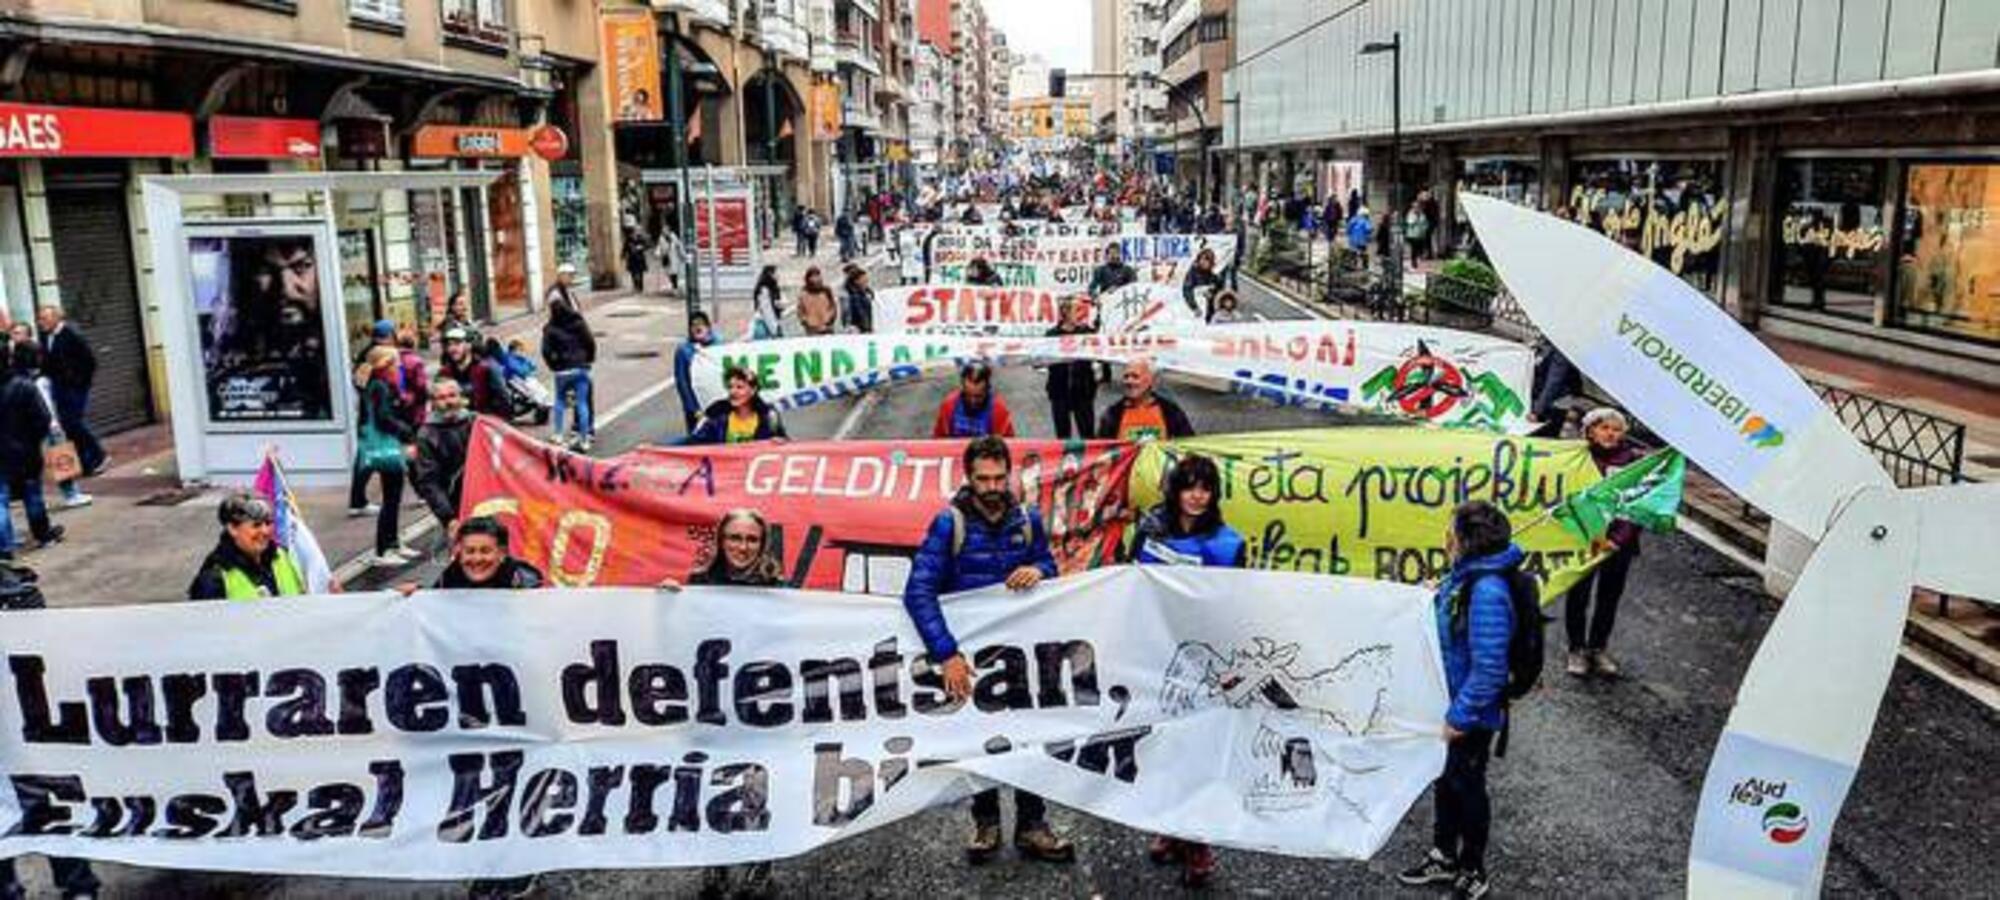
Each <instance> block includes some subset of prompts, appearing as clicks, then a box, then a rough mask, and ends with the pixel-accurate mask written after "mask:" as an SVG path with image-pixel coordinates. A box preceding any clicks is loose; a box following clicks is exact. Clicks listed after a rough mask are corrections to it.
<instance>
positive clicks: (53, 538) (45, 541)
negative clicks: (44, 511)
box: [35, 525, 69, 550]
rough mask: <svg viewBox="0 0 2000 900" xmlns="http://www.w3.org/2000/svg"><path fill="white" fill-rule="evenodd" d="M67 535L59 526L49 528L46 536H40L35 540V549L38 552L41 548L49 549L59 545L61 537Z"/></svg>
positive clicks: (61, 540)
mask: <svg viewBox="0 0 2000 900" xmlns="http://www.w3.org/2000/svg"><path fill="white" fill-rule="evenodd" d="M68 533H69V532H67V531H65V530H64V529H63V527H62V526H61V525H54V526H51V527H50V528H49V533H48V534H45V535H42V536H41V537H38V538H36V539H35V549H36V550H40V549H42V548H43V547H49V546H53V545H55V544H60V543H62V542H63V535H65V534H68Z"/></svg>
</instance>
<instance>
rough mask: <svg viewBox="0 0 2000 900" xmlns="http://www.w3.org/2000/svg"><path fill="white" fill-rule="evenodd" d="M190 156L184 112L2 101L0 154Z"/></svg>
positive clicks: (190, 131)
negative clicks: (39, 104)
mask: <svg viewBox="0 0 2000 900" xmlns="http://www.w3.org/2000/svg"><path fill="white" fill-rule="evenodd" d="M7 156H166V157H173V158H176V159H186V158H189V157H192V156H194V117H192V116H189V115H187V114H186V113H170V112H147V111H144V110H136V109H99V108H95V107H86V106H38V105H35V104H31V103H0V157H7Z"/></svg>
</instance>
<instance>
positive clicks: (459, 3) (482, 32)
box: [442, 0, 508, 47]
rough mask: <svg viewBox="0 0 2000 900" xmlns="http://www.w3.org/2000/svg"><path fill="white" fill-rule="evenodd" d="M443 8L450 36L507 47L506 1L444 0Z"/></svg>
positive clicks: (445, 24)
mask: <svg viewBox="0 0 2000 900" xmlns="http://www.w3.org/2000/svg"><path fill="white" fill-rule="evenodd" d="M442 11H443V14H444V32H445V35H446V36H447V37H455V38H462V39H470V40H472V41H475V42H478V43H482V44H489V45H498V46H502V47H504V46H506V44H507V38H508V35H507V0H444V3H443V6H442Z"/></svg>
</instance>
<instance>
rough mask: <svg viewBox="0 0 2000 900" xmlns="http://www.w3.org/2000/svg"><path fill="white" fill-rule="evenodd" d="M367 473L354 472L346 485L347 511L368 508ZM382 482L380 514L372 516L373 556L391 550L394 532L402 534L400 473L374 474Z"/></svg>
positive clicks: (399, 471)
mask: <svg viewBox="0 0 2000 900" xmlns="http://www.w3.org/2000/svg"><path fill="white" fill-rule="evenodd" d="M369 474H370V473H368V472H363V471H361V469H360V467H358V466H357V467H356V468H355V469H354V477H353V478H352V479H351V480H349V481H348V483H347V485H348V486H347V508H348V509H360V508H362V507H364V506H367V505H368V476H369ZM375 474H378V475H380V476H381V478H382V512H381V513H379V514H377V515H376V516H375V552H376V553H381V552H383V551H385V550H393V549H395V547H396V544H397V543H398V542H397V540H396V538H397V532H399V531H401V530H402V515H403V513H402V506H403V472H402V470H400V469H398V470H397V471H394V472H380V473H375Z"/></svg>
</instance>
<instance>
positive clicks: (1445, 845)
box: [1397, 500, 1541, 900]
mask: <svg viewBox="0 0 2000 900" xmlns="http://www.w3.org/2000/svg"><path fill="white" fill-rule="evenodd" d="M1513 541H1514V534H1513V526H1512V524H1510V523H1509V522H1508V521H1507V514H1506V513H1504V512H1501V511H1500V509H1499V507H1496V506H1494V505H1493V504H1491V503H1488V502H1486V501H1483V500H1474V501H1472V502H1469V503H1463V504H1460V505H1459V507H1458V508H1457V509H1455V510H1453V511H1452V514H1451V529H1450V530H1449V531H1447V532H1446V533H1445V549H1446V551H1448V552H1449V553H1450V554H1451V558H1452V563H1451V571H1450V572H1449V573H1448V574H1446V575H1445V578H1444V583H1443V584H1440V585H1439V586H1438V592H1437V597H1436V599H1435V600H1433V601H1432V602H1433V603H1434V604H1435V606H1436V609H1437V629H1438V647H1439V649H1440V650H1442V651H1443V656H1444V680H1445V691H1446V693H1447V694H1449V695H1450V697H1451V705H1450V706H1449V707H1448V708H1447V709H1446V711H1445V717H1444V739H1445V745H1446V749H1445V761H1444V774H1442V775H1440V776H1438V779H1437V781H1435V782H1433V783H1432V785H1431V788H1432V798H1433V800H1434V801H1435V803H1436V820H1435V822H1434V823H1433V826H1432V832H1431V834H1432V844H1431V850H1430V852H1429V853H1428V854H1426V855H1425V856H1424V858H1423V860H1422V861H1421V862H1419V863H1418V864H1417V865H1415V866H1412V867H1411V868H1409V869H1407V870H1405V871H1403V872H1402V873H1401V874H1399V875H1398V876H1397V878H1398V879H1399V880H1401V881H1402V882H1403V883H1404V884H1408V885H1425V884H1442V883H1450V884H1451V885H1452V888H1453V896H1455V897H1464V898H1467V900H1477V898H1479V897H1483V896H1485V895H1486V892H1487V881H1486V836H1487V830H1488V827H1489V826H1490V825H1491V823H1492V819H1493V810H1492V806H1491V803H1490V801H1489V799H1488V798H1487V795H1486V762H1487V759H1488V757H1489V754H1490V753H1491V752H1492V749H1493V736H1494V734H1496V733H1497V732H1499V731H1500V728H1501V726H1502V725H1503V724H1505V723H1506V720H1507V709H1506V705H1505V700H1506V692H1507V677H1508V663H1507V649H1508V646H1509V645H1510V643H1511V642H1512V641H1513V637H1514V627H1515V622H1514V604H1513V601H1512V599H1511V597H1510V595H1509V590H1510V589H1509V588H1508V581H1509V579H1508V577H1507V573H1508V570H1509V569H1516V568H1519V567H1520V565H1521V560H1522V559H1523V558H1524V554H1523V553H1522V552H1521V548H1520V547H1517V546H1515V545H1514V542H1513ZM1530 624H1531V625H1532V626H1533V627H1540V624H1541V623H1539V622H1536V623H1530Z"/></svg>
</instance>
